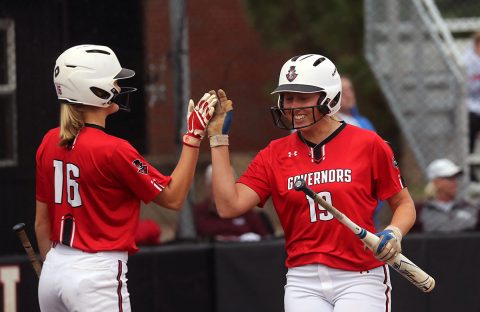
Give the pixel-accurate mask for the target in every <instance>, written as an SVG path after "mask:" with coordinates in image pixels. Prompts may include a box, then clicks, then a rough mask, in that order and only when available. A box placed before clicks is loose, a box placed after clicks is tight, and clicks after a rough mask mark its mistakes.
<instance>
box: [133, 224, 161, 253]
mask: <svg viewBox="0 0 480 312" xmlns="http://www.w3.org/2000/svg"><path fill="white" fill-rule="evenodd" d="M160 234H161V231H160V227H159V226H158V224H157V223H156V222H155V221H153V220H150V219H143V220H140V222H139V223H138V228H137V232H136V233H135V243H136V244H137V245H143V246H145V245H158V244H160Z"/></svg>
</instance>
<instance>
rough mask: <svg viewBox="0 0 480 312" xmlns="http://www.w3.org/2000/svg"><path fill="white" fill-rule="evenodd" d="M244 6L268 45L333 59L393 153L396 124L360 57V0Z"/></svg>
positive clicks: (284, 0) (286, 0)
mask: <svg viewBox="0 0 480 312" xmlns="http://www.w3.org/2000/svg"><path fill="white" fill-rule="evenodd" d="M246 6H247V8H248V11H249V14H250V17H251V20H252V23H253V25H254V26H255V27H256V29H257V30H258V31H259V32H260V34H261V36H262V37H263V38H264V40H265V42H267V44H269V45H270V46H272V47H274V48H277V49H279V50H283V49H289V50H291V51H293V53H297V54H304V53H308V52H312V53H319V54H323V55H325V56H327V57H329V58H332V59H334V60H335V64H337V66H338V69H339V72H340V74H342V73H345V74H348V75H349V76H350V77H351V78H352V80H353V83H354V85H355V89H356V93H357V99H358V101H359V104H360V107H361V111H362V114H364V115H366V116H367V117H368V118H369V119H370V120H372V122H373V123H374V124H375V127H376V128H377V130H378V132H379V134H380V135H381V136H382V137H384V138H385V139H387V140H388V141H390V142H391V143H392V146H393V149H394V151H395V152H396V154H398V153H399V150H398V146H399V144H400V142H399V140H400V137H399V136H398V134H399V131H398V128H397V124H396V122H395V120H394V118H393V116H392V114H391V113H390V111H389V109H388V107H387V105H386V102H385V99H384V97H383V95H382V93H381V91H380V89H379V88H378V86H377V83H376V81H375V79H374V77H373V75H372V73H371V71H370V69H369V67H368V63H367V61H366V60H365V58H364V56H363V32H364V26H363V1H358V0H323V1H308V0H262V1H255V0H247V1H246Z"/></svg>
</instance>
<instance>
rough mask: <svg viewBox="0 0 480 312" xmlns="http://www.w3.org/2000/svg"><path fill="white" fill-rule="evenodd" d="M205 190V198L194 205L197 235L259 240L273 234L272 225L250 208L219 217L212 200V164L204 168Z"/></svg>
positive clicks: (266, 218)
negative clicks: (235, 216) (242, 213)
mask: <svg viewBox="0 0 480 312" xmlns="http://www.w3.org/2000/svg"><path fill="white" fill-rule="evenodd" d="M232 170H233V168H232ZM205 191H206V194H207V196H206V198H205V200H204V201H203V202H201V203H199V204H197V205H195V207H194V211H195V222H196V227H197V234H198V236H199V237H201V238H205V239H210V240H219V241H259V240H261V239H262V238H263V237H266V236H268V235H271V234H273V228H272V225H271V223H270V222H269V220H268V217H267V216H266V215H265V214H263V213H262V212H258V213H257V212H254V211H252V210H250V211H249V212H247V213H246V214H244V215H242V216H240V217H237V218H233V219H222V218H220V216H219V215H218V213H217V209H216V207H215V202H214V200H213V193H212V165H209V166H208V167H207V168H206V170H205Z"/></svg>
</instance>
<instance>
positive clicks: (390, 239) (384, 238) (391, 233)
mask: <svg viewBox="0 0 480 312" xmlns="http://www.w3.org/2000/svg"><path fill="white" fill-rule="evenodd" d="M375 235H377V236H378V237H380V242H379V243H378V245H377V247H376V248H375V250H374V251H375V253H376V254H377V255H378V254H380V253H381V252H382V250H383V249H384V248H385V246H386V245H387V244H388V243H391V244H392V248H393V249H395V251H396V253H401V252H402V247H401V241H402V232H401V231H400V229H399V228H398V227H396V226H393V225H389V226H387V227H386V228H385V229H384V230H383V231H381V232H378V233H376V234H375Z"/></svg>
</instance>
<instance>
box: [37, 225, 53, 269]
mask: <svg viewBox="0 0 480 312" xmlns="http://www.w3.org/2000/svg"><path fill="white" fill-rule="evenodd" d="M35 235H36V237H37V244H38V250H39V252H40V256H41V257H42V260H44V261H45V257H46V256H47V253H48V251H49V250H50V247H51V246H52V241H50V224H48V223H42V224H39V223H38V222H35Z"/></svg>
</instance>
